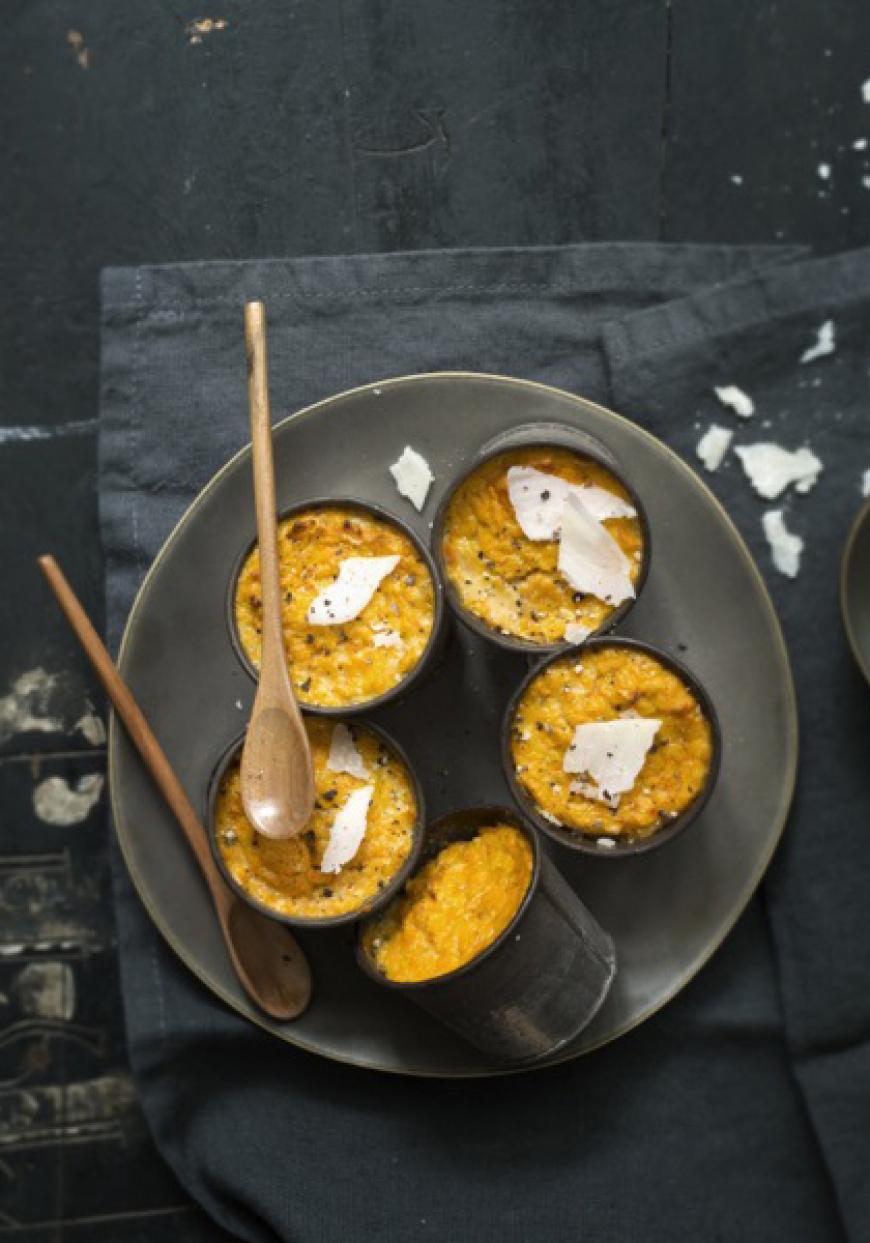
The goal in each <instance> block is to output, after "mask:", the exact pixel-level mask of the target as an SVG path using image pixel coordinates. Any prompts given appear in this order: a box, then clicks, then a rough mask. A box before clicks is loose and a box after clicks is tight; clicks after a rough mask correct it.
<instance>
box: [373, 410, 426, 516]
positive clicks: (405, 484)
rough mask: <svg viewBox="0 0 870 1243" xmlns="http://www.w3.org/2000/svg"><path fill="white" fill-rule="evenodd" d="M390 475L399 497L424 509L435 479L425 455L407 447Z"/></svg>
mask: <svg viewBox="0 0 870 1243" xmlns="http://www.w3.org/2000/svg"><path fill="white" fill-rule="evenodd" d="M375 391H376V392H377V390H375ZM390 474H391V475H392V476H393V478H394V479H395V481H396V488H397V489H398V492H399V496H404V497H405V498H406V499H407V500H409V501H410V502H411V504H412V505H413V506H414V508H415V509H418V510H420V509H422V508H423V506H424V505H425V504H426V497H427V496H428V495H429V489H430V487H431V486H432V480H433V479H434V478H435V476H434V475H433V474H432V470H431V468H430V466H429V463H428V462H427V461H426V459H425V458H424V457H423V455H422V454H421V453H418V452H417V450H416V449H412V448H411V446H410V445H405V447H404V449H403V450H402V453H401V456H400V457H399V459H398V461H396V462H393V464H392V466H391V467H390Z"/></svg>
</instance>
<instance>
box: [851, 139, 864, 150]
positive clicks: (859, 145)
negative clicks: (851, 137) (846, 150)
mask: <svg viewBox="0 0 870 1243" xmlns="http://www.w3.org/2000/svg"><path fill="white" fill-rule="evenodd" d="M852 150H853V151H866V150H867V139H866V138H856V139H855V141H854V142H853V143H852Z"/></svg>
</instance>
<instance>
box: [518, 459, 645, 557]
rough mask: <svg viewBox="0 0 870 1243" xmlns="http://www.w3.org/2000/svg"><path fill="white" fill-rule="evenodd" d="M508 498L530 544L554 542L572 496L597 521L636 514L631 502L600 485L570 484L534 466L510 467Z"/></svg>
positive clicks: (629, 516)
mask: <svg viewBox="0 0 870 1243" xmlns="http://www.w3.org/2000/svg"><path fill="white" fill-rule="evenodd" d="M507 478H508V496H509V497H510V502H511V505H513V508H514V513H515V514H516V518H517V522H518V523H519V524H520V527H521V528H522V532H523V535H525V536H526V538H527V539H531V540H549V539H555V537H556V534H557V532H558V531H559V529H560V528H561V525H562V511H563V509H564V508H565V501H566V500H567V498H568V497H569V496H576V497H577V498H578V499H579V500H581V501H582V502H583V505H584V506H585V507H586V509H587V510H588V511H589V513H590V514H591V515H592V517H593V518H594V519H595V520H596V522H603V521H604V520H605V518H634V517H635V514H636V513H637V511H636V510H635V508H634V506H633V505H630V504H629V503H628V501H624V500H623V499H622V497H620V496H617V495H616V493H615V492H608V490H607V489H606V488H600V487H598V486H597V484H589V483H569V482H568V480H567V479H562V478H561V477H560V476H559V475H549V474H547V473H546V471H542V470H537V469H536V468H535V467H534V466H511V467H510V469H509V470H508V473H507Z"/></svg>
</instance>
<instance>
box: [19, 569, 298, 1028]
mask: <svg viewBox="0 0 870 1243" xmlns="http://www.w3.org/2000/svg"><path fill="white" fill-rule="evenodd" d="M38 564H39V568H40V569H41V570H42V572H43V574H44V575H45V577H46V578H47V579H48V583H49V586H50V587H51V589H52V591H53V592H54V594H55V596H56V597H57V601H58V603H59V604H60V607H61V608H62V609H63V611H64V613H65V614H66V619H67V621H68V622H69V624H70V625H71V626H72V628H73V630H74V631H75V633H76V635H77V637H78V640H79V642H80V643H81V645H82V647H83V648H84V650H85V653H86V655H87V656H88V658H89V660H90V662H91V664H92V665H93V667H94V669H95V671H96V674H97V677H98V678H99V679H100V681H101V682H102V684H103V686H104V687H105V689H106V694H107V695H108V696H109V699H111V701H112V703H113V704H114V705H115V710H116V712H117V713H118V716H119V717H120V718H121V720H122V721H123V723H124V726H125V727H126V730H127V733H128V734H129V735H130V738H131V739H132V741H133V743H134V744H135V746H136V748H137V749H138V751H139V754H140V755H141V756H142V759H143V760H144V761H145V766H146V768H147V769H148V771H149V772H150V773H151V776H152V777H153V778H154V781H155V783H156V785H157V788H158V789H159V790H160V793H161V794H162V795H163V797H164V798H165V799H166V802H167V803H168V804H169V807H170V809H171V810H172V811H173V812H174V813H175V817H176V819H177V820H178V823H179V824H180V825H181V829H182V831H183V833H184V836H185V837H186V838H187V843H188V845H189V846H190V849H191V850H192V851H193V854H194V858H195V859H196V861H197V863H198V864H199V866H200V870H201V871H202V874H203V876H204V877H205V879H206V882H207V884H208V887H209V889H210V890H211V896H212V901H213V902H214V907H215V911H216V912H217V917H218V922H219V924H220V926H221V932H222V933H223V934H224V940H225V941H226V945H227V950H228V951H229V955H230V959H231V960H232V964H233V966H234V967H235V970H236V975H237V976H238V977H239V980H240V982H241V984H242V987H243V988H244V990H245V992H246V993H247V994H248V996H249V997H250V998H251V1000H252V1001H253V1002H256V1004H257V1005H258V1006H259V1007H260V1009H261V1010H265V1011H266V1013H267V1014H270V1015H271V1016H272V1018H274V1019H295V1018H298V1017H299V1015H300V1014H302V1012H303V1010H305V1008H306V1006H307V1005H308V1003H309V1001H310V1000H311V971H310V969H309V966H308V963H307V961H306V959H305V955H304V954H303V953H302V950H301V949H300V948H299V945H298V943H297V941H296V939H295V937H294V936H293V934H292V933H291V932H290V930H289V928H287V927H286V926H285V925H284V924H279V923H276V922H275V921H274V920H271V919H269V918H268V917H267V916H265V915H261V914H260V913H259V911H255V910H254V909H253V907H250V906H248V905H247V904H246V903H245V902H243V901H242V900H241V898H239V897H238V896H237V895H236V894H234V893H233V891H232V890H231V889H230V888H229V886H228V885H227V884H226V882H225V881H224V879H223V877H222V876H221V874H220V872H219V871H218V869H217V865H216V864H215V861H214V859H213V858H212V856H211V852H210V850H209V848H208V843H207V841H206V834H205V829H204V828H203V827H202V824H201V823H200V820H199V817H198V816H197V814H196V812H195V811H194V809H193V806H192V804H191V802H190V799H189V798H188V797H187V795H186V794H185V792H184V788H183V787H182V785H181V782H180V781H179V780H178V778H177V777H176V775H175V773H174V772H173V770H172V766H171V765H170V763H169V760H168V759H167V758H166V755H165V753H164V751H163V749H162V748H161V746H160V743H159V742H158V741H157V739H156V738H155V737H154V734H153V733H152V732H151V727H150V725H149V724H148V722H147V721H146V720H145V717H144V715H143V713H142V710H141V708H140V707H139V705H138V704H137V703H136V700H135V699H134V698H133V695H132V693H131V691H130V689H129V687H128V686H127V684H126V683H125V682H124V680H123V678H122V677H121V675H120V673H119V672H118V670H117V669H116V668H115V666H114V664H113V663H112V658H111V656H110V655H109V653H108V652H107V651H106V649H105V647H104V646H103V642H102V640H101V639H100V637H99V635H98V634H97V632H96V630H94V628H93V626H92V625H91V622H90V620H89V619H88V616H87V614H86V613H85V611H84V609H83V608H82V606H81V604H80V603H79V601H78V599H77V598H76V595H75V592H74V591H73V589H72V587H70V585H69V583H68V582H67V580H66V578H65V577H64V575H63V572H62V571H61V568H60V566H59V565H58V564H57V562H56V561H55V559H54V557H40V558H39V560H38Z"/></svg>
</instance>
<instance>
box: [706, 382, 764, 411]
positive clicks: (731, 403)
mask: <svg viewBox="0 0 870 1243" xmlns="http://www.w3.org/2000/svg"><path fill="white" fill-rule="evenodd" d="M713 392H714V393H715V394H716V396H717V397H718V398H719V401H720V402H721V403H722V405H723V406H728V408H729V409H730V410H733V411H734V413H735V414H736V415H738V416H739V417H740V418H741V419H751V418H752V416H753V414H755V402H754V401H753V400H752V398H751V397H750V396H749V394H748V393H744V391H743V389H742V388H738V387H737V385H736V384H725V385H724V386H723V387H722V388H716V387H714V389H713Z"/></svg>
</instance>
